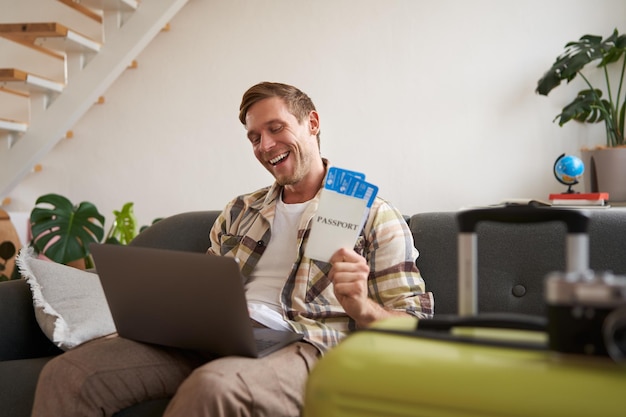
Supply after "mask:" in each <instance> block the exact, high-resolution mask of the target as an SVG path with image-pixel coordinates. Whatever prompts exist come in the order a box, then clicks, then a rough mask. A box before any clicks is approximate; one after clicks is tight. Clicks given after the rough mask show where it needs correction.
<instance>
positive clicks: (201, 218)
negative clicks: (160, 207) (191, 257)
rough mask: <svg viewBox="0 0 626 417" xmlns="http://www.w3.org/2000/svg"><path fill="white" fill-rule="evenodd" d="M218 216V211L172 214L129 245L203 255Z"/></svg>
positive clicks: (145, 230)
mask: <svg viewBox="0 0 626 417" xmlns="http://www.w3.org/2000/svg"><path fill="white" fill-rule="evenodd" d="M219 214H220V211H219V210H207V211H190V212H185V213H180V214H174V215H173V216H169V217H166V218H164V219H162V220H159V221H158V222H157V223H155V224H153V225H151V226H150V227H148V228H146V229H144V230H143V231H142V232H141V233H139V234H138V235H137V236H136V237H135V238H134V239H133V240H132V241H131V242H130V245H131V246H143V247H148V248H156V249H170V250H179V251H186V252H200V253H204V252H206V251H207V249H208V248H209V246H210V245H211V240H210V239H209V232H210V230H211V227H212V226H213V223H215V219H217V216H219Z"/></svg>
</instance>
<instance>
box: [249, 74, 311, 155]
mask: <svg viewBox="0 0 626 417" xmlns="http://www.w3.org/2000/svg"><path fill="white" fill-rule="evenodd" d="M270 97H278V98H281V99H282V100H283V101H284V102H285V104H287V108H288V109H289V112H290V113H291V114H293V115H294V116H295V117H296V119H297V120H298V123H302V122H303V121H304V120H305V119H306V118H307V117H309V114H310V113H311V112H312V111H316V109H315V105H314V104H313V101H312V100H311V98H310V97H309V96H307V95H306V94H305V93H304V92H302V91H300V90H299V89H297V88H296V87H294V86H291V85H288V84H281V83H272V82H267V81H266V82H262V83H259V84H257V85H254V86H252V87H250V88H249V89H248V91H246V92H245V93H244V94H243V97H242V99H241V105H240V106H239V121H240V122H241V123H242V124H243V125H245V124H246V115H247V113H248V110H249V109H250V107H252V105H253V104H255V103H257V102H259V101H261V100H263V99H266V98H270ZM319 140H320V133H319V131H318V132H317V141H318V143H319Z"/></svg>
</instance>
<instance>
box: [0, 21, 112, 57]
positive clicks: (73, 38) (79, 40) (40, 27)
mask: <svg viewBox="0 0 626 417" xmlns="http://www.w3.org/2000/svg"><path fill="white" fill-rule="evenodd" d="M0 36H2V37H3V38H6V39H10V40H12V41H14V42H18V43H21V44H25V45H26V46H35V45H37V44H36V41H37V40H40V42H41V44H40V45H37V46H40V47H44V48H53V49H61V50H65V51H74V52H85V51H91V52H99V51H100V48H101V47H102V44H101V43H100V42H98V41H95V40H93V39H91V38H89V37H87V36H85V35H83V34H81V33H79V32H76V31H74V30H72V29H69V28H68V27H66V26H64V25H62V24H60V23H57V22H40V23H4V24H0Z"/></svg>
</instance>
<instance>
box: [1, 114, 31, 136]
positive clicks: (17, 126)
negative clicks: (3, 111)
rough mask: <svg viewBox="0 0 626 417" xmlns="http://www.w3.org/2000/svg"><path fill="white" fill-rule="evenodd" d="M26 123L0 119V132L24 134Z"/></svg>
mask: <svg viewBox="0 0 626 417" xmlns="http://www.w3.org/2000/svg"><path fill="white" fill-rule="evenodd" d="M27 129H28V123H26V122H19V121H17V120H11V119H5V118H2V117H0V130H4V131H7V132H20V133H22V132H26V130H27Z"/></svg>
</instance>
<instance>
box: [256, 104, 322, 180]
mask: <svg viewBox="0 0 626 417" xmlns="http://www.w3.org/2000/svg"><path fill="white" fill-rule="evenodd" d="M246 129H247V131H248V134H247V136H248V139H249V140H250V143H251V144H252V148H253V150H254V155H255V156H256V158H257V159H258V160H259V162H260V163H261V164H262V165H263V166H264V167H265V169H267V170H268V171H269V172H270V173H271V174H272V175H273V176H274V178H275V179H276V181H277V182H278V183H279V184H280V185H283V186H286V185H289V186H297V185H298V184H299V183H301V182H302V180H303V179H305V178H306V177H307V175H308V174H309V172H310V169H311V166H312V161H313V159H314V158H319V148H318V145H317V137H316V135H317V132H318V129H319V120H318V116H317V113H316V112H315V111H312V112H311V113H310V114H309V117H308V118H306V119H305V120H303V121H302V123H299V122H298V119H297V118H296V117H295V116H294V115H293V114H291V113H290V112H289V109H288V107H287V105H286V104H285V102H284V101H283V100H282V99H280V98H278V97H271V98H266V99H263V100H261V101H258V102H257V103H255V104H253V105H252V106H251V107H250V109H248V112H247V114H246Z"/></svg>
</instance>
